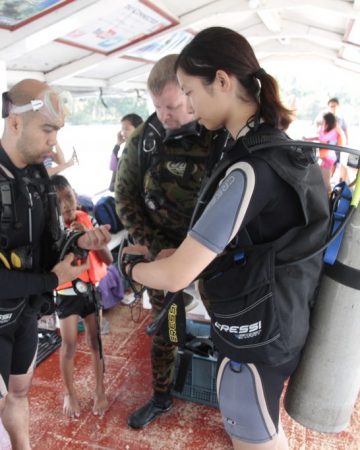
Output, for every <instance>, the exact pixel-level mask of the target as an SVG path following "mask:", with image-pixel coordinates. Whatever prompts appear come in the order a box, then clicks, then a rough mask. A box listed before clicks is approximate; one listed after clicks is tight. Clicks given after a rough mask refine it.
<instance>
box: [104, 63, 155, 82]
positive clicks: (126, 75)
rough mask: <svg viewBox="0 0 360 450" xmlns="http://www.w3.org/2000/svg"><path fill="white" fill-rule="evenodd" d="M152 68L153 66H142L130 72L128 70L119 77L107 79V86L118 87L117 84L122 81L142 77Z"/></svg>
mask: <svg viewBox="0 0 360 450" xmlns="http://www.w3.org/2000/svg"><path fill="white" fill-rule="evenodd" d="M152 66H153V64H143V65H141V66H139V67H136V68H134V69H132V70H128V71H127V72H123V73H121V74H119V75H116V76H114V77H112V78H109V80H108V86H109V87H116V85H119V84H121V83H123V82H124V81H128V80H131V79H133V78H136V77H139V76H141V75H144V74H145V73H146V72H149V71H150V70H151V68H152Z"/></svg>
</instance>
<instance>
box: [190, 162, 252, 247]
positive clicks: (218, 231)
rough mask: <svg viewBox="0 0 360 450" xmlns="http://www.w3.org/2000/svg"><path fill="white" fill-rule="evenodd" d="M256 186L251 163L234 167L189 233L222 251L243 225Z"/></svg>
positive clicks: (208, 245)
mask: <svg viewBox="0 0 360 450" xmlns="http://www.w3.org/2000/svg"><path fill="white" fill-rule="evenodd" d="M254 189H255V173H254V170H253V168H252V166H251V165H250V164H249V163H247V162H240V163H236V164H234V165H233V166H231V168H230V169H229V170H228V171H227V174H226V176H225V178H224V179H223V180H222V181H221V183H220V184H219V187H218V189H217V191H216V192H215V194H214V196H213V198H212V199H211V201H210V203H209V204H208V206H207V207H206V209H205V210H204V212H203V214H202V215H201V217H200V218H199V220H198V221H197V222H196V223H195V225H194V226H193V228H192V229H191V230H190V231H189V235H190V236H191V237H192V238H194V239H195V240H196V241H198V242H200V243H201V244H202V245H204V246H205V247H207V248H208V249H210V250H212V251H213V252H215V253H221V252H222V251H223V250H224V248H225V247H226V246H227V245H228V243H229V242H230V241H231V240H232V239H233V238H234V236H235V235H236V233H237V232H238V231H239V230H240V228H241V227H242V225H243V222H244V217H245V215H246V212H247V210H248V207H249V204H250V201H251V198H252V196H253V193H254Z"/></svg>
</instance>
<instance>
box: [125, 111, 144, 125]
mask: <svg viewBox="0 0 360 450" xmlns="http://www.w3.org/2000/svg"><path fill="white" fill-rule="evenodd" d="M124 120H127V121H128V122H130V123H131V125H132V126H133V127H135V128H137V127H138V126H139V125H141V124H142V123H143V122H144V121H143V119H142V117H140V116H139V115H138V114H135V113H130V114H126V116H124V117H122V118H121V121H120V122H123V121H124Z"/></svg>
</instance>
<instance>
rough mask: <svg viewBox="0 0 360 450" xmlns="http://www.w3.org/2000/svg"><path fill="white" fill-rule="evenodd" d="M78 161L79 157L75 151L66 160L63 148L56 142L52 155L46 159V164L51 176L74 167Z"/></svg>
mask: <svg viewBox="0 0 360 450" xmlns="http://www.w3.org/2000/svg"><path fill="white" fill-rule="evenodd" d="M76 162H77V157H76V154H75V152H73V154H72V156H71V158H69V159H68V160H67V161H66V160H65V156H64V152H63V150H62V148H61V147H60V145H59V144H58V143H56V144H55V146H54V148H53V149H52V152H51V156H49V157H47V158H46V159H45V161H44V165H45V167H46V170H47V172H48V174H49V176H50V177H51V176H52V175H56V174H57V173H60V172H62V171H63V170H65V169H68V168H69V167H72V166H73V165H74V164H75V163H76ZM54 164H55V165H54Z"/></svg>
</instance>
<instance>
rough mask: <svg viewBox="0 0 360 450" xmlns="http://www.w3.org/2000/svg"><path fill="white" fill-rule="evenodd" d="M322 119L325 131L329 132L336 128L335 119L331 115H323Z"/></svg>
mask: <svg viewBox="0 0 360 450" xmlns="http://www.w3.org/2000/svg"><path fill="white" fill-rule="evenodd" d="M323 119H324V122H325V131H331V130H332V129H333V128H335V127H336V122H337V121H336V117H335V116H334V114H333V113H331V112H328V113H326V114H324V115H323Z"/></svg>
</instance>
